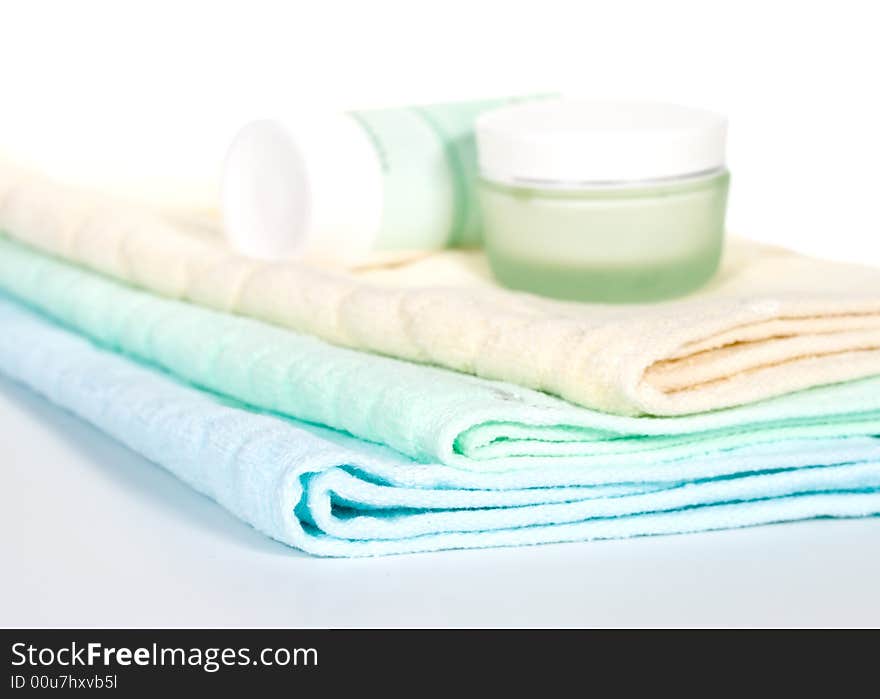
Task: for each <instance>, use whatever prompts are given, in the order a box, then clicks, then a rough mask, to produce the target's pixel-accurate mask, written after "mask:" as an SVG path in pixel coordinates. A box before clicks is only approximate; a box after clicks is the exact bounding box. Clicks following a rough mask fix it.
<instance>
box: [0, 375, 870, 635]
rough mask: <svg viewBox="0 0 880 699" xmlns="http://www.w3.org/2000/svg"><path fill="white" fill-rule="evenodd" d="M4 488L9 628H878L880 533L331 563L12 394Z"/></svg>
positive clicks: (710, 538)
mask: <svg viewBox="0 0 880 699" xmlns="http://www.w3.org/2000/svg"><path fill="white" fill-rule="evenodd" d="M0 474H2V476H0V477H2V483H0V518H2V532H3V535H2V536H3V552H2V561H3V562H2V566H0V569H2V575H0V625H2V626H310V627H337V626H617V625H623V626H642V625H646V626H652V625H662V626H694V625H713V626H714V625H721V626H755V625H758V626H768V625H770V626H775V625H783V626H803V625H808V626H813V625H818V626H828V625H855V626H878V625H880V519H868V520H849V521H830V520H825V521H813V522H803V523H796V524H785V525H775V526H768V527H758V528H753V529H747V530H738V531H728V532H713V533H707V534H697V535H686V536H672V537H657V538H645V539H635V540H629V541H608V542H598V543H583V544H557V545H551V546H540V547H532V548H519V549H495V550H481V551H449V552H441V553H435V554H419V555H409V556H395V557H388V558H376V559H355V560H328V559H317V558H311V557H309V556H306V555H304V554H301V553H300V552H298V551H295V550H293V549H290V548H287V547H285V546H283V545H282V544H278V543H275V542H273V541H271V540H269V539H267V538H266V537H264V536H263V535H261V534H259V533H258V532H256V531H255V530H253V529H251V528H250V527H249V526H247V525H246V524H243V523H242V522H240V521H239V520H237V519H235V518H234V517H232V516H231V515H229V514H228V513H227V512H226V511H225V510H223V509H222V508H220V507H219V506H217V505H215V504H214V503H213V502H212V501H210V500H209V499H207V498H205V497H203V496H201V495H199V494H197V493H195V492H193V491H192V490H190V489H189V488H187V487H186V486H185V485H183V484H182V483H181V482H179V481H178V480H177V479H175V478H174V477H173V476H171V475H170V474H168V473H166V472H165V471H163V470H162V469H161V468H158V467H156V466H155V465H153V464H151V463H149V462H148V461H146V460H145V459H143V458H141V457H139V456H137V455H136V454H134V453H132V452H131V451H129V450H128V449H126V448H125V447H123V446H121V445H119V444H117V443H115V442H114V441H112V440H110V439H109V438H107V437H106V436H104V435H103V434H101V433H100V432H98V431H97V430H95V429H94V428H92V427H90V426H89V425H87V424H85V423H83V422H81V421H80V420H78V419H77V418H75V417H73V416H71V415H69V414H67V413H65V412H63V411H62V410H60V409H58V408H56V407H54V406H52V405H50V404H49V403H47V402H46V401H44V400H43V399H41V398H39V397H37V396H36V395H34V394H32V393H30V392H29V391H27V390H24V389H22V388H20V387H19V386H17V385H15V384H12V383H10V382H9V381H7V380H5V379H2V378H0Z"/></svg>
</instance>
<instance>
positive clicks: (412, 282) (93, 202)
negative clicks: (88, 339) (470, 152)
mask: <svg viewBox="0 0 880 699" xmlns="http://www.w3.org/2000/svg"><path fill="white" fill-rule="evenodd" d="M340 205H344V202H340ZM0 231H2V232H4V233H7V234H8V235H11V236H12V237H14V238H17V239H19V240H21V241H23V242H25V243H28V244H30V245H32V246H34V247H36V248H39V249H42V250H45V251H48V252H51V253H54V254H56V255H59V256H63V257H65V258H68V259H71V260H75V261H77V262H80V263H82V264H83V265H85V266H87V267H90V268H92V269H95V270H98V271H101V272H104V273H105V274H108V275H111V276H113V277H116V278H119V279H123V280H127V281H129V282H131V283H133V284H135V285H138V286H142V287H144V288H147V289H150V290H153V291H155V292H157V293H160V294H164V295H167V296H171V297H175V298H181V299H187V300H190V301H192V302H194V303H198V304H203V305H206V306H209V307H212V308H217V309H221V310H226V311H230V312H234V313H240V314H244V315H248V316H253V317H256V318H261V319H263V320H266V321H269V322H271V323H276V324H278V325H282V326H286V327H290V328H294V329H296V330H299V331H302V332H307V333H312V334H314V335H317V336H320V337H322V338H324V339H326V340H329V341H330V342H333V343H336V344H339V345H344V346H347V347H354V348H358V349H363V350H368V351H372V352H379V353H383V354H387V355H392V356H396V357H402V358H405V359H410V360H413V361H416V362H425V363H430V364H437V365H441V366H445V367H449V368H452V369H456V370H458V371H462V372H466V373H471V374H476V375H479V376H484V377H489V378H494V379H501V380H505V381H510V382H513V383H517V384H521V385H523V386H527V387H530V388H536V389H540V390H543V391H547V392H549V393H552V394H556V395H559V396H562V397H563V398H566V399H568V400H570V401H572V402H574V403H579V404H581V405H586V406H589V407H593V408H597V409H600V410H605V411H609V412H615V413H622V414H656V415H677V414H684V413H693V412H700V411H706V410H711V409H715V408H721V407H727V406H733V405H739V404H743V403H749V402H752V401H756V400H760V399H763V398H768V397H770V396H774V395H778V394H783V393H787V392H790V391H795V390H798V389H803V388H807V387H810V386H816V385H820V384H827V383H834V382H838V381H844V380H848V379H855V378H860V377H865V376H869V375H873V374H880V270H878V269H873V268H867V267H859V266H853V265H842V264H835V263H829V262H823V261H820V260H814V259H810V258H806V257H802V256H800V255H796V254H794V253H791V252H788V251H786V250H782V249H778V248H769V247H766V246H761V245H758V244H755V243H751V242H747V241H742V240H735V241H732V242H731V243H730V245H729V246H728V249H727V251H726V253H725V259H724V262H723V266H722V270H721V272H720V273H719V275H718V276H717V277H716V279H715V280H714V281H713V282H712V283H711V284H710V285H709V286H708V287H707V288H706V289H704V290H703V291H702V292H700V293H699V294H697V295H694V296H691V297H688V298H687V299H683V300H678V301H673V302H666V303H662V304H655V305H644V306H603V305H587V304H574V303H563V302H558V301H550V300H545V299H541V298H537V297H534V296H530V295H527V294H520V293H513V292H510V291H506V290H503V289H500V288H498V287H497V286H495V285H494V284H493V283H492V281H491V277H490V275H489V273H488V270H487V268H486V264H485V261H484V259H483V257H482V255H481V254H480V253H477V252H445V253H441V254H435V255H432V256H429V257H425V258H422V259H417V260H409V261H405V262H400V263H399V264H396V265H395V264H389V263H387V262H385V263H383V264H382V265H373V266H370V265H367V266H364V267H362V268H360V269H355V270H330V269H322V268H318V267H314V266H309V265H306V264H303V263H294V262H289V263H276V264H269V263H265V262H258V261H254V260H249V259H247V258H244V257H241V256H239V255H237V254H235V253H233V252H231V251H230V250H229V249H228V248H226V247H225V246H224V244H223V242H222V240H221V239H220V238H219V237H218V236H217V234H216V232H213V231H199V230H194V229H192V228H187V227H185V226H184V225H183V224H175V223H173V222H171V221H168V220H163V219H161V218H159V217H156V216H154V215H152V214H151V213H150V212H145V211H140V210H137V209H135V208H133V207H131V206H128V205H122V204H118V203H113V202H110V201H109V200H105V199H102V198H101V197H100V196H99V195H97V194H93V193H85V192H78V191H74V190H72V189H68V188H63V187H60V186H57V185H55V184H53V183H51V182H49V181H47V180H45V179H43V178H41V177H39V176H35V175H31V174H28V173H23V172H21V171H19V170H16V169H13V168H9V167H7V166H2V167H0ZM210 341H211V339H210V338H205V342H210Z"/></svg>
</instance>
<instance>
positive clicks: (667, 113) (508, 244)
mask: <svg viewBox="0 0 880 699" xmlns="http://www.w3.org/2000/svg"><path fill="white" fill-rule="evenodd" d="M726 130H727V128H726V122H725V119H724V118H723V117H721V116H719V115H717V114H713V113H711V112H707V111H703V110H699V109H690V108H686V107H680V106H675V105H666V104H653V103H640V102H611V103H608V102H582V101H573V100H564V99H563V100H556V99H554V100H543V101H540V102H534V103H527V104H522V105H516V106H511V107H504V108H501V109H497V110H494V111H492V112H489V113H487V114H484V115H483V116H482V117H480V118H479V119H478V120H477V124H476V132H477V148H478V155H479V167H480V176H481V179H480V184H479V189H480V205H481V207H482V215H483V226H484V232H483V235H484V240H485V246H486V252H487V255H488V257H489V262H490V265H491V267H492V271H493V273H494V274H495V276H496V278H497V279H498V280H499V281H500V282H501V283H502V284H504V285H505V286H508V287H511V288H514V289H521V290H524V291H530V292H533V293H536V294H542V295H544V296H551V297H555V298H562V299H572V300H578V301H594V302H609V303H616V302H640V301H655V300H660V299H664V298H671V297H675V296H680V295H683V294H686V293H688V292H690V291H693V290H695V289H697V288H698V287H700V286H701V285H703V284H704V283H705V282H706V281H708V280H709V279H710V278H711V277H712V275H713V274H714V273H715V271H716V270H717V268H718V262H719V259H720V256H721V249H722V243H723V238H724V215H725V209H726V203H727V190H728V182H729V174H728V172H727V169H726V168H725V165H724V148H725V140H726Z"/></svg>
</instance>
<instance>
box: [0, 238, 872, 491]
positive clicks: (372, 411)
mask: <svg viewBox="0 0 880 699" xmlns="http://www.w3.org/2000/svg"><path fill="white" fill-rule="evenodd" d="M0 289H5V290H6V291H8V292H9V293H10V294H13V295H15V296H16V297H17V298H19V299H20V300H22V301H24V302H26V303H28V304H30V305H32V306H34V307H36V308H39V309H40V310H41V311H43V312H44V313H47V314H49V315H50V316H52V317H53V318H55V319H57V320H59V321H61V322H63V323H65V324H67V325H69V326H71V327H72V328H74V329H75V330H77V331H78V332H80V333H83V334H85V335H87V336H89V337H90V338H92V339H93V340H95V341H96V342H99V343H100V344H102V345H103V346H105V347H108V348H110V349H113V350H118V351H121V352H125V353H127V354H130V355H132V356H134V357H137V358H138V359H139V360H141V361H143V362H146V363H150V364H154V365H158V366H160V367H162V368H163V369H165V370H167V371H169V372H171V373H173V374H175V375H176V376H178V377H179V378H181V379H183V380H185V381H189V382H191V383H193V384H196V385H198V386H200V387H202V388H206V389H209V390H211V391H215V392H218V393H222V394H224V395H226V396H228V397H230V398H234V399H236V400H239V401H241V402H243V403H246V404H248V405H250V406H253V407H256V408H259V409H262V410H268V411H272V412H275V413H280V414H283V415H287V416H290V417H294V418H298V419H300V420H305V421H308V422H312V423H316V424H320V425H326V426H329V427H332V428H334V429H338V430H342V431H345V432H348V433H350V434H353V435H355V436H357V437H361V438H363V439H366V440H369V441H372V442H376V443H379V444H384V445H387V446H391V447H393V448H394V449H396V450H397V451H400V452H402V453H404V454H406V455H408V456H410V457H412V458H414V459H416V460H419V461H426V462H440V463H444V464H447V465H450V466H455V467H457V468H460V469H467V470H469V471H470V470H478V471H494V472H503V471H507V470H511V469H522V468H526V467H530V466H534V467H539V468H540V469H542V471H541V472H542V473H546V472H547V470H548V469H560V470H565V469H569V468H574V469H578V468H582V467H584V466H586V465H590V466H592V467H594V470H593V471H592V472H591V473H592V474H593V477H594V478H596V479H599V478H605V479H606V480H608V482H615V481H619V480H620V478H621V475H620V469H621V468H626V469H627V472H628V473H629V474H630V475H629V476H628V477H629V478H632V479H642V478H645V477H647V475H646V474H649V473H653V472H660V473H662V472H663V467H662V464H663V463H665V462H668V461H674V460H680V459H683V458H689V457H695V456H700V455H708V454H714V453H716V452H718V451H720V450H727V449H732V448H737V447H742V446H754V445H757V444H772V443H775V442H778V441H780V440H793V439H805V438H816V439H819V438H830V437H850V436H870V435H875V434H880V378H873V379H867V380H863V381H859V382H852V383H849V384H840V385H836V386H829V387H823V388H817V389H813V390H810V391H804V392H802V393H798V394H794V395H790V396H784V397H781V398H777V399H774V400H769V401H765V402H763V403H758V404H753V405H748V406H743V407H738V408H731V409H727V410H720V411H716V412H713V413H707V414H700V415H691V416H686V417H674V418H650V417H642V418H632V417H621V416H616V415H608V414H605V413H600V412H597V411H594V410H588V409H586V408H581V407H577V406H573V405H571V404H569V403H566V402H565V401H562V400H560V399H558V398H554V397H552V396H548V395H546V394H543V393H540V392H537V391H532V390H529V389H526V388H522V387H518V386H514V385H510V384H505V383H501V382H497V381H489V380H485V379H480V378H477V377H474V376H470V375H465V374H459V373H456V372H453V371H448V370H445V369H439V368H435V367H427V366H420V365H416V364H412V363H410V362H405V361H401V360H397V359H392V358H389V357H381V356H377V355H371V354H368V353H364V352H357V351H354V350H349V349H344V348H341V347H336V346H333V345H330V344H328V343H326V342H323V341H321V340H318V339H317V338H314V337H310V336H307V335H300V334H297V333H295V332H292V331H289V330H284V329H281V328H277V327H273V326H271V325H268V324H265V323H262V322H259V321H255V320H250V319H247V318H241V317H236V316H232V315H229V314H225V313H218V312H215V311H211V310H207V309H204V308H200V307H198V306H193V305H190V304H187V303H183V302H178V301H173V300H169V299H164V298H159V297H156V296H154V295H152V294H149V293H146V292H143V291H139V290H136V289H133V288H131V287H129V286H126V285H125V284H121V283H119V282H115V281H112V280H110V279H106V278H103V277H101V276H99V275H96V274H93V273H89V272H86V271H84V270H82V269H80V268H78V267H75V266H73V265H70V264H68V263H65V262H63V261H61V260H57V259H53V258H50V257H48V256H45V255H41V254H39V253H36V252H34V251H32V250H29V249H28V248H26V247H24V246H22V245H19V244H16V243H13V242H11V241H9V240H6V239H2V238H0ZM279 302H280V303H283V299H281V300H280V301H279ZM536 341H537V342H540V338H536ZM548 457H552V459H551V458H548ZM691 463H693V462H691ZM677 468H679V469H682V468H684V467H683V466H677ZM658 470H659V471H658ZM678 473H679V476H681V477H685V476H684V475H683V474H684V472H683V471H681V470H680V471H679V472H678ZM697 475H698V474H697ZM542 484H544V481H543V480H540V479H539V480H537V481H536V482H535V485H539V486H540V485H542Z"/></svg>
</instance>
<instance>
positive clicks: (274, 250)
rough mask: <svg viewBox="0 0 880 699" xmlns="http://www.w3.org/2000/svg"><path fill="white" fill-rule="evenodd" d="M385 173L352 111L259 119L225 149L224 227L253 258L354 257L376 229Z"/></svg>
mask: <svg viewBox="0 0 880 699" xmlns="http://www.w3.org/2000/svg"><path fill="white" fill-rule="evenodd" d="M382 179H383V174H382V164H381V162H380V160H379V155H378V154H377V153H376V149H375V147H374V146H373V144H372V143H371V142H370V140H369V137H368V136H367V134H366V133H365V132H364V130H363V128H362V127H361V126H360V125H359V124H358V123H357V122H356V121H355V120H354V119H353V118H352V117H350V116H349V115H347V114H332V113H330V114H320V115H312V116H303V117H299V118H297V119H296V120H295V121H289V122H278V121H255V122H252V123H250V124H247V125H246V126H245V127H244V128H242V130H241V131H240V132H239V133H238V135H237V136H236V137H235V139H234V141H233V143H232V145H231V146H230V149H229V153H228V154H227V156H226V162H225V165H224V168H223V184H222V193H221V199H222V210H223V228H224V230H225V233H226V236H227V238H228V239H229V241H230V244H231V245H232V246H233V247H234V248H235V249H236V250H238V251H239V252H241V253H243V254H245V255H248V256H250V257H257V258H261V259H269V260H278V259H300V258H305V259H310V260H316V261H323V262H332V263H336V264H339V263H342V264H345V263H349V262H353V261H356V260H359V259H362V258H363V257H364V256H365V255H366V254H367V253H368V252H369V251H370V250H371V249H372V248H373V246H374V243H375V241H376V238H377V236H378V233H379V227H380V223H381V217H382V197H383V184H382Z"/></svg>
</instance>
